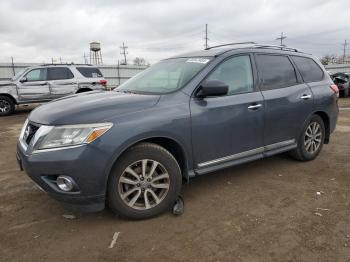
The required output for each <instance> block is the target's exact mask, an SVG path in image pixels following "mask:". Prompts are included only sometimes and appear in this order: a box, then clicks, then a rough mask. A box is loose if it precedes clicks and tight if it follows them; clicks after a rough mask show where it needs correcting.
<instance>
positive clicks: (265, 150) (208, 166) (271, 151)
mask: <svg viewBox="0 0 350 262" xmlns="http://www.w3.org/2000/svg"><path fill="white" fill-rule="evenodd" d="M296 147H297V143H296V140H295V139H291V140H286V141H283V142H279V143H275V144H271V145H267V146H264V147H259V148H256V149H252V150H248V151H245V152H242V153H238V154H234V155H231V156H226V157H222V158H218V159H214V160H210V161H207V162H203V163H199V164H198V168H197V169H195V170H194V173H195V174H196V175H203V174H206V173H211V172H214V171H217V170H220V169H224V168H227V167H231V166H236V165H240V164H243V163H246V162H250V161H254V160H257V159H262V158H264V157H269V156H273V155H276V154H279V153H283V152H287V151H289V150H292V149H294V148H296Z"/></svg>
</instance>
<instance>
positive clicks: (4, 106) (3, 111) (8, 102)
mask: <svg viewBox="0 0 350 262" xmlns="http://www.w3.org/2000/svg"><path fill="white" fill-rule="evenodd" d="M14 111H15V103H14V102H13V101H12V99H11V98H9V97H7V96H0V116H8V115H11V114H13V112H14Z"/></svg>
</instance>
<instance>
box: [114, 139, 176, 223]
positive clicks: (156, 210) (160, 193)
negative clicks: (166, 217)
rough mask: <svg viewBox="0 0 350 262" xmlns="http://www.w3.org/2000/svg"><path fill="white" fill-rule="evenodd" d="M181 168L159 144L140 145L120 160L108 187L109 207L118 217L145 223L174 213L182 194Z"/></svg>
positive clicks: (128, 151) (131, 149)
mask: <svg viewBox="0 0 350 262" xmlns="http://www.w3.org/2000/svg"><path fill="white" fill-rule="evenodd" d="M181 183H182V176H181V170H180V167H179V165H178V163H177V161H176V160H175V158H174V157H173V155H171V154H170V153H169V152H168V151H167V150H166V149H164V148H163V147H161V146H158V145H156V144H151V143H142V144H139V145H136V146H134V147H132V148H130V149H129V150H127V152H126V153H125V154H123V155H122V157H121V158H120V159H119V160H118V162H117V163H116V165H115V168H114V169H113V171H112V172H111V174H110V178H109V183H108V202H109V206H110V208H111V209H112V211H114V212H115V213H116V214H119V215H121V216H123V217H126V218H131V219H145V218H150V217H154V216H156V215H159V214H160V213H162V212H164V211H166V210H170V209H171V207H172V206H173V205H174V203H175V200H176V199H177V197H178V196H179V194H180V190H181Z"/></svg>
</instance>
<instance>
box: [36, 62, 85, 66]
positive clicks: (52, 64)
mask: <svg viewBox="0 0 350 262" xmlns="http://www.w3.org/2000/svg"><path fill="white" fill-rule="evenodd" d="M60 65H78V66H82V65H84V66H92V65H91V64H75V63H49V64H41V65H40V66H60Z"/></svg>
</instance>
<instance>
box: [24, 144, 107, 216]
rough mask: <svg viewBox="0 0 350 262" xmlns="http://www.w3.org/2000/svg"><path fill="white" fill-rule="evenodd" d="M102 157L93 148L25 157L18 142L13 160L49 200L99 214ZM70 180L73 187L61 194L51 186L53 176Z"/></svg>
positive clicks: (103, 176)
mask: <svg viewBox="0 0 350 262" xmlns="http://www.w3.org/2000/svg"><path fill="white" fill-rule="evenodd" d="M104 155H105V154H103V152H101V151H100V150H99V148H97V147H96V146H95V147H94V146H93V145H89V146H80V147H76V148H70V149H63V150H57V151H49V152H42V153H35V154H26V152H25V149H24V148H23V146H22V145H21V143H18V144H17V160H18V163H19V165H20V168H22V169H23V170H24V171H25V172H26V173H27V174H28V176H29V177H30V178H31V179H32V180H33V181H34V182H35V183H36V184H37V185H38V186H39V187H41V188H42V189H43V190H44V191H46V192H47V193H48V194H49V195H50V196H51V197H52V198H54V199H56V200H58V201H60V202H62V203H63V204H64V205H65V207H66V208H68V209H71V210H74V211H81V212H94V211H100V210H102V209H104V207H105V195H106V183H107V175H106V174H105V167H106V166H107V163H106V159H105V158H104V157H103V156H104ZM59 175H65V176H69V177H71V178H72V179H73V180H74V181H75V183H76V185H77V188H76V190H75V191H74V192H64V191H62V190H60V189H59V188H58V187H57V185H56V184H55V183H53V182H52V181H54V180H55V177H58V176H59Z"/></svg>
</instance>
